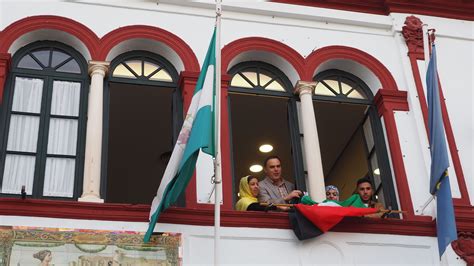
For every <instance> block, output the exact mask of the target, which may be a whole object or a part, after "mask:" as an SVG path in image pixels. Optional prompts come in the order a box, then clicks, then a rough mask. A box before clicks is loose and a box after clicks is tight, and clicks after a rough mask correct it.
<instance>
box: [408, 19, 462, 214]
mask: <svg viewBox="0 0 474 266" xmlns="http://www.w3.org/2000/svg"><path fill="white" fill-rule="evenodd" d="M422 25H423V22H422V21H421V20H420V19H419V18H417V17H415V16H409V17H407V18H406V20H405V26H404V27H403V36H404V37H405V41H406V43H407V46H408V51H409V52H408V57H409V58H410V64H411V69H412V73H413V78H414V80H415V86H416V92H417V94H418V100H419V103H420V107H421V111H422V115H423V121H424V124H425V129H426V135H427V136H428V138H429V130H428V104H427V100H426V96H425V91H424V89H423V83H422V77H421V76H420V71H419V68H418V64H417V60H424V59H425V58H424V53H423V36H422V34H423V33H422ZM420 35H421V36H420ZM438 80H439V93H440V98H441V99H443V100H442V101H441V112H442V116H443V123H444V129H445V133H446V139H447V142H448V148H449V151H450V153H451V159H452V161H453V164H454V165H453V168H454V171H455V173H456V177H457V181H458V186H459V190H460V192H461V198H460V199H455V200H454V204H455V205H458V206H459V205H470V199H469V193H468V191H467V185H466V181H465V178H464V172H463V170H462V165H461V160H460V158H459V154H458V149H457V145H456V139H455V137H454V132H453V129H452V126H451V122H450V120H449V113H448V110H447V106H446V102H445V100H444V95H443V88H442V86H441V81H440V77H438Z"/></svg>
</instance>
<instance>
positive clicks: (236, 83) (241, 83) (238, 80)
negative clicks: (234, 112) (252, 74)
mask: <svg viewBox="0 0 474 266" xmlns="http://www.w3.org/2000/svg"><path fill="white" fill-rule="evenodd" d="M230 85H231V86H233V87H242V88H253V86H252V85H250V84H249V83H248V82H247V81H246V80H245V79H244V78H243V77H242V76H241V75H239V74H236V75H234V77H233V78H232V81H231V82H230Z"/></svg>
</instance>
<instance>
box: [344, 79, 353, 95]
mask: <svg viewBox="0 0 474 266" xmlns="http://www.w3.org/2000/svg"><path fill="white" fill-rule="evenodd" d="M341 89H342V94H344V95H346V94H347V93H348V92H349V91H350V90H351V89H352V86H350V85H349V84H347V83H344V82H341Z"/></svg>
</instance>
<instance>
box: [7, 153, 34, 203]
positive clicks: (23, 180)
mask: <svg viewBox="0 0 474 266" xmlns="http://www.w3.org/2000/svg"><path fill="white" fill-rule="evenodd" d="M34 173H35V156H29V155H16V154H7V156H6V158H5V170H4V172H3V181H2V193H9V194H20V192H21V187H22V186H25V189H26V193H27V194H29V195H31V192H32V191H33V177H34Z"/></svg>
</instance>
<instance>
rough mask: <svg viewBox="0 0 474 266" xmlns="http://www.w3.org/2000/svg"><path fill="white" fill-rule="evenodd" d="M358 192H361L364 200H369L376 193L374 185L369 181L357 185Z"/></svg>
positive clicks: (360, 194)
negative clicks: (373, 188)
mask: <svg viewBox="0 0 474 266" xmlns="http://www.w3.org/2000/svg"><path fill="white" fill-rule="evenodd" d="M357 192H358V193H359V196H360V197H361V198H362V201H363V202H368V201H369V200H370V199H371V198H372V194H373V193H374V191H373V190H372V185H371V184H370V183H367V182H364V183H360V184H359V185H358V186H357Z"/></svg>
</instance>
